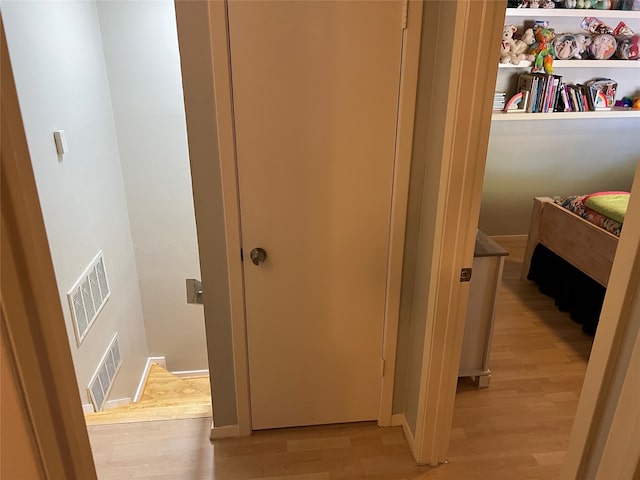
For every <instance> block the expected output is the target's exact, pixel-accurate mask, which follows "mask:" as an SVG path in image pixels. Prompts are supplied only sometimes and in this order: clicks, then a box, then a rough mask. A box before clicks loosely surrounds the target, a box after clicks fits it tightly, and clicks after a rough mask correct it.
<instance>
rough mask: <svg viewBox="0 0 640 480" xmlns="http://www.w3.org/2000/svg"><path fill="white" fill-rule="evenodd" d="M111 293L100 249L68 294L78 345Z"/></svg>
mask: <svg viewBox="0 0 640 480" xmlns="http://www.w3.org/2000/svg"><path fill="white" fill-rule="evenodd" d="M109 295H111V291H110V290H109V282H108V281H107V272H106V270H105V267H104V258H103V257H102V251H100V252H99V253H98V255H96V257H95V258H94V259H93V260H92V261H91V263H90V264H89V266H88V267H87V269H86V270H85V271H84V272H83V274H82V275H81V276H80V278H79V279H78V281H77V282H76V283H75V285H74V286H73V287H72V288H71V290H70V291H69V293H68V294H67V297H68V299H69V306H70V307H71V315H72V316H73V326H74V330H75V332H76V343H77V345H78V346H80V344H81V343H82V340H84V337H85V336H86V334H87V332H88V331H89V328H90V327H91V325H93V322H94V321H95V319H96V318H97V316H98V314H99V313H100V310H102V307H103V306H104V304H105V303H106V301H107V299H108V298H109Z"/></svg>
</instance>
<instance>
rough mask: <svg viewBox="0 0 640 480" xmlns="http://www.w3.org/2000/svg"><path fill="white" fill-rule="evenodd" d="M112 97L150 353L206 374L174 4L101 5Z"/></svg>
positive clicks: (169, 0)
mask: <svg viewBox="0 0 640 480" xmlns="http://www.w3.org/2000/svg"><path fill="white" fill-rule="evenodd" d="M98 14H99V18H100V27H101V31H102V40H103V45H104V55H105V60H106V65H107V73H108V77H109V84H110V86H111V99H112V102H113V112H114V117H115V124H116V131H117V135H118V145H119V148H120V158H121V161H122V173H123V176H124V184H125V190H126V195H127V205H128V209H129V218H130V220H131V234H132V236H133V245H134V250H135V257H136V264H137V267H138V277H139V283H140V293H141V296H142V308H143V312H144V318H145V325H146V332H147V341H148V344H149V352H150V354H151V355H165V356H166V359H167V367H168V368H169V369H170V370H200V369H207V368H208V364H207V349H206V340H205V329H204V315H203V311H202V306H200V305H188V304H187V303H186V295H185V283H184V280H185V278H200V268H199V264H198V244H197V237H196V225H195V219H194V210H193V193H192V191H191V176H190V171H189V156H188V150H187V132H186V123H185V114H184V101H183V96H182V78H181V73H180V56H179V52H178V38H177V31H176V19H175V11H174V5H173V1H172V0H154V1H152V2H149V1H99V2H98Z"/></svg>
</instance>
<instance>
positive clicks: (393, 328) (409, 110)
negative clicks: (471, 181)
mask: <svg viewBox="0 0 640 480" xmlns="http://www.w3.org/2000/svg"><path fill="white" fill-rule="evenodd" d="M422 6H423V2H422V1H421V0H411V1H410V2H408V6H407V8H408V10H407V13H408V15H407V28H406V29H405V30H404V32H403V34H404V38H403V42H402V43H403V48H402V66H401V72H400V92H399V95H400V98H399V102H398V126H397V133H396V135H397V136H396V139H397V141H396V151H395V162H394V172H393V193H392V198H391V219H390V229H389V254H388V260H387V288H386V291H385V313H384V329H383V337H382V358H383V360H384V365H385V368H384V372H383V375H382V378H381V383H380V409H379V412H378V425H380V426H381V427H388V426H390V425H391V416H392V413H393V390H394V388H393V386H394V382H395V365H396V353H397V344H398V327H399V322H400V292H401V289H402V262H403V258H404V240H405V230H406V226H407V206H408V203H409V175H410V173H411V152H412V147H413V126H414V120H415V111H416V98H417V89H418V64H419V60H420V37H421V34H422Z"/></svg>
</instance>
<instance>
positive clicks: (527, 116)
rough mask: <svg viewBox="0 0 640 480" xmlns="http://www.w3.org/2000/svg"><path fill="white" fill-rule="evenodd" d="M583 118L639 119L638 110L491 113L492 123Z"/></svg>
mask: <svg viewBox="0 0 640 480" xmlns="http://www.w3.org/2000/svg"><path fill="white" fill-rule="evenodd" d="M578 118H579V119H585V118H591V119H595V118H640V110H631V109H627V108H614V109H613V110H598V111H595V112H548V113H524V112H523V113H520V112H509V113H506V112H493V115H492V117H491V119H492V121H496V122H499V121H508V122H510V121H513V120H572V119H578Z"/></svg>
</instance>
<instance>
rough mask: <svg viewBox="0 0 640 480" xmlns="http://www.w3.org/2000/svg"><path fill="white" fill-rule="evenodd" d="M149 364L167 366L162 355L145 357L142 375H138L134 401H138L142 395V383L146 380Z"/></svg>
mask: <svg viewBox="0 0 640 480" xmlns="http://www.w3.org/2000/svg"><path fill="white" fill-rule="evenodd" d="M151 365H160V366H161V367H162V368H167V361H166V359H165V358H164V357H149V358H147V363H146V365H145V366H144V370H143V371H142V376H141V377H140V383H138V389H137V390H136V394H135V396H134V397H133V401H134V402H139V401H140V398H141V397H142V391H143V390H144V384H145V383H146V382H147V377H148V376H149V372H150V371H151Z"/></svg>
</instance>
